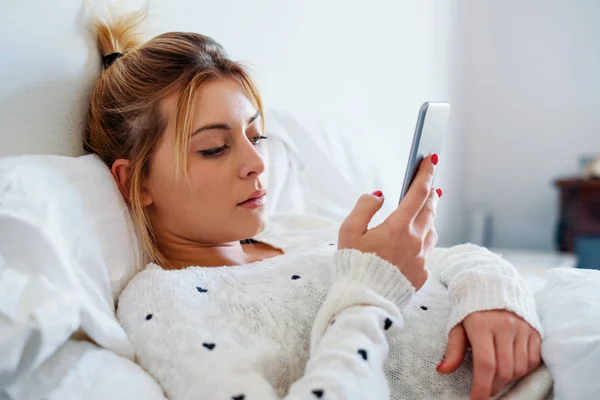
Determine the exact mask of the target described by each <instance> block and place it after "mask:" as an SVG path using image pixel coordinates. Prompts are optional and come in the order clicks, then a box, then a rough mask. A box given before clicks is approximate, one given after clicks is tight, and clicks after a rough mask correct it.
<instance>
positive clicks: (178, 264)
mask: <svg viewBox="0 0 600 400" xmlns="http://www.w3.org/2000/svg"><path fill="white" fill-rule="evenodd" d="M159 248H160V251H161V253H162V254H163V255H164V256H165V257H166V258H167V260H168V261H169V264H170V265H171V266H172V268H174V269H182V268H186V267H190V266H199V267H216V266H234V265H243V264H249V263H252V262H256V261H261V260H264V259H265V258H270V257H274V256H277V255H281V254H283V251H282V250H280V249H277V248H274V247H272V246H270V245H268V244H266V243H260V242H255V243H249V244H243V245H242V244H241V243H240V242H239V241H235V242H229V243H222V244H210V245H209V244H201V243H197V242H190V241H187V240H182V239H178V240H164V239H163V240H161V241H160V245H159Z"/></svg>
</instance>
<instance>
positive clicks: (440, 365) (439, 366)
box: [435, 360, 446, 372]
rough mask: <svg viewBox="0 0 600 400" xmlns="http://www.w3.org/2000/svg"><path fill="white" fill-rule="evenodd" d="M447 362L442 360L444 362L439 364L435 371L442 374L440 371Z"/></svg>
mask: <svg viewBox="0 0 600 400" xmlns="http://www.w3.org/2000/svg"><path fill="white" fill-rule="evenodd" d="M445 362H446V361H445V360H442V362H441V363H439V364H438V366H437V367H435V370H436V371H437V372H440V369H441V368H442V366H443V365H444V363H445Z"/></svg>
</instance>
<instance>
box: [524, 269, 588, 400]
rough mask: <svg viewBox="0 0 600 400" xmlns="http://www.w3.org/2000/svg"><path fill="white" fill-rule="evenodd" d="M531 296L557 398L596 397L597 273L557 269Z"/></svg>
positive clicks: (561, 399) (568, 399) (562, 399)
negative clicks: (539, 320) (544, 284)
mask: <svg viewBox="0 0 600 400" xmlns="http://www.w3.org/2000/svg"><path fill="white" fill-rule="evenodd" d="M545 278H546V279H547V284H546V286H545V287H544V288H543V289H542V290H540V291H539V292H537V293H536V302H537V304H538V308H539V313H540V317H541V320H542V326H543V328H544V332H545V334H546V339H545V340H544V342H543V343H542V358H543V359H544V362H545V364H546V365H547V366H548V369H549V370H550V372H551V373H552V377H553V378H554V395H555V398H556V399H557V400H570V399H597V398H598V395H599V394H600V379H598V372H599V371H600V271H594V270H580V269H574V268H557V269H553V270H550V271H548V272H546V273H545Z"/></svg>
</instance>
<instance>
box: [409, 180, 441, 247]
mask: <svg viewBox="0 0 600 400" xmlns="http://www.w3.org/2000/svg"><path fill="white" fill-rule="evenodd" d="M439 198H440V196H439V195H438V192H437V190H436V189H431V190H430V191H429V197H428V198H427V201H426V202H425V204H424V205H423V207H422V208H421V211H420V212H419V214H418V215H417V217H416V218H415V223H414V227H415V229H417V231H418V232H422V233H423V234H424V235H423V236H424V237H425V236H426V235H428V234H429V231H430V230H431V229H432V228H433V227H434V224H435V216H436V213H437V204H438V200H439Z"/></svg>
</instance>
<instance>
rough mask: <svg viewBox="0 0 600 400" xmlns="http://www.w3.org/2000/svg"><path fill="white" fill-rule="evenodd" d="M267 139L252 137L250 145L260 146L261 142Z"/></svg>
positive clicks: (264, 137)
mask: <svg viewBox="0 0 600 400" xmlns="http://www.w3.org/2000/svg"><path fill="white" fill-rule="evenodd" d="M265 139H267V137H266V136H262V135H261V136H254V137H252V138H250V141H251V142H252V144H260V142H261V141H263V140H265Z"/></svg>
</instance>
